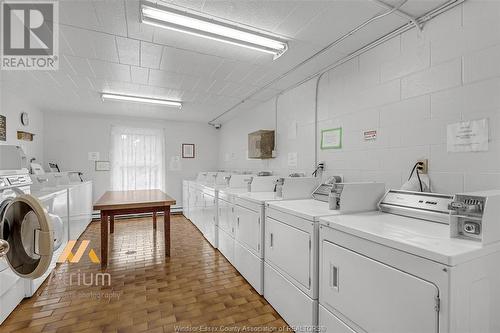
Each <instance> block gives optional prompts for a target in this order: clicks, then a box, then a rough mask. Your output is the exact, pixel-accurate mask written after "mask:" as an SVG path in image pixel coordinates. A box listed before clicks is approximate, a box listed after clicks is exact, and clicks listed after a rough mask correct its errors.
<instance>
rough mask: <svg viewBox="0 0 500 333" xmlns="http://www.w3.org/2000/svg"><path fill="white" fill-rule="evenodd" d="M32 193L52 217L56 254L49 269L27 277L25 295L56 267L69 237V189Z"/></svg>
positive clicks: (37, 286) (38, 285)
mask: <svg viewBox="0 0 500 333" xmlns="http://www.w3.org/2000/svg"><path fill="white" fill-rule="evenodd" d="M31 195H33V196H34V197H36V198H37V199H38V200H40V203H41V205H42V207H43V208H44V210H45V212H46V213H47V215H48V216H49V218H50V221H51V223H52V227H53V230H54V255H53V257H52V261H51V263H50V266H49V269H48V270H47V271H46V272H45V274H43V275H42V276H40V277H39V278H36V279H25V286H26V288H25V290H26V292H25V296H26V297H31V296H33V295H34V294H35V292H36V291H37V290H38V288H39V287H40V286H41V285H42V283H43V282H44V281H45V279H47V277H48V276H49V274H50V273H51V272H52V270H53V269H54V268H55V267H56V264H57V258H59V256H60V255H61V253H62V252H63V250H64V247H65V246H66V244H67V243H68V239H69V208H68V197H67V190H59V191H56V192H52V191H50V190H44V191H31Z"/></svg>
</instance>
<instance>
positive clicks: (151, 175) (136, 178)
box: [111, 126, 165, 191]
mask: <svg viewBox="0 0 500 333" xmlns="http://www.w3.org/2000/svg"><path fill="white" fill-rule="evenodd" d="M164 141H165V136H164V133H163V130H162V129H148V128H130V127H121V126H113V127H112V129H111V175H112V176H111V178H112V179H111V187H112V189H113V190H115V191H125V190H149V189H160V190H163V189H164V187H165V177H164V176H165V152H164Z"/></svg>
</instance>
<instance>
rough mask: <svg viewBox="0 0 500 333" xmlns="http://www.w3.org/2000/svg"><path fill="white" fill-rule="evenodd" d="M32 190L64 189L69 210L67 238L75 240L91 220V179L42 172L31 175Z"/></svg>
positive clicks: (51, 190) (62, 173)
mask: <svg viewBox="0 0 500 333" xmlns="http://www.w3.org/2000/svg"><path fill="white" fill-rule="evenodd" d="M31 178H32V181H33V186H32V190H33V191H36V192H47V193H48V192H58V191H61V190H66V192H67V194H66V196H67V202H68V211H69V239H71V240H77V239H78V238H79V237H80V236H81V235H82V234H83V232H84V231H85V229H87V227H88V225H89V224H90V222H91V221H92V212H93V206H92V181H83V182H82V181H80V180H79V179H74V180H72V179H71V178H70V177H69V175H68V173H65V172H60V173H42V174H37V175H32V176H31Z"/></svg>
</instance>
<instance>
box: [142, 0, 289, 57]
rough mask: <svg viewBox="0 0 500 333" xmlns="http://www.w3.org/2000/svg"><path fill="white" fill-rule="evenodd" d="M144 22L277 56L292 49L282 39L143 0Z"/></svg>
mask: <svg viewBox="0 0 500 333" xmlns="http://www.w3.org/2000/svg"><path fill="white" fill-rule="evenodd" d="M141 21H142V23H145V24H149V25H152V26H156V27H160V28H165V29H170V30H174V31H179V32H184V33H187V34H190V35H195V36H199V37H204V38H208V39H212V40H217V41H221V42H224V43H229V44H233V45H238V46H243V47H246V48H249V49H253V50H258V51H262V52H267V53H271V54H274V59H276V58H278V57H280V56H281V55H282V54H283V53H285V52H286V50H287V49H288V44H287V43H286V41H284V40H283V39H281V38H278V37H275V36H271V35H267V34H264V33H260V32H256V31H252V30H249V29H245V28H242V27H239V26H236V25H231V24H229V23H225V22H222V21H216V20H214V19H210V18H207V17H203V16H199V15H195V14H192V13H188V12H184V11H180V10H177V9H174V8H170V7H164V6H159V5H155V4H150V3H147V2H143V3H141Z"/></svg>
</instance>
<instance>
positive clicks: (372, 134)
mask: <svg viewBox="0 0 500 333" xmlns="http://www.w3.org/2000/svg"><path fill="white" fill-rule="evenodd" d="M363 137H364V138H365V141H375V140H377V130H366V131H364V132H363Z"/></svg>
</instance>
